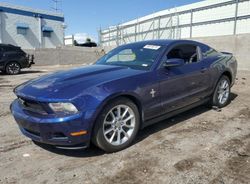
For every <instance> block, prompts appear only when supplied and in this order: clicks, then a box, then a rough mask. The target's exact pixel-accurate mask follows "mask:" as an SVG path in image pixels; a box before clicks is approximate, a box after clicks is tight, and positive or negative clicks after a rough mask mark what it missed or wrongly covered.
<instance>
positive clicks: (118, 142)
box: [117, 131, 121, 144]
mask: <svg viewBox="0 0 250 184" xmlns="http://www.w3.org/2000/svg"><path fill="white" fill-rule="evenodd" d="M117 144H121V131H118V132H117Z"/></svg>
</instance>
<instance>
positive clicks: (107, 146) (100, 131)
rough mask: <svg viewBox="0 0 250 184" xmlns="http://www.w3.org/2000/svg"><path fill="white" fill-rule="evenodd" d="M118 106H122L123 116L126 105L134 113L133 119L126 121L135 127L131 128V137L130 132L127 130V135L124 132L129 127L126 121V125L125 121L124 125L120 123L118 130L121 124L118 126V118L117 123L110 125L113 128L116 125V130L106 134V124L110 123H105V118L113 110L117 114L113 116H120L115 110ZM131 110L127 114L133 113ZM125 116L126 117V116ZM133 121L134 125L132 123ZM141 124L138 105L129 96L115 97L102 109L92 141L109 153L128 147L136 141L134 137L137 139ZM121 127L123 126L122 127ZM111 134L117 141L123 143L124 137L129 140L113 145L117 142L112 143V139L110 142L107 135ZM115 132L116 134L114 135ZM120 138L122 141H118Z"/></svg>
mask: <svg viewBox="0 0 250 184" xmlns="http://www.w3.org/2000/svg"><path fill="white" fill-rule="evenodd" d="M116 107H121V110H120V114H121V117H122V115H123V113H125V110H124V111H122V108H123V107H124V108H125V107H129V109H130V110H129V111H130V112H131V114H133V113H134V118H133V120H132V119H131V120H128V121H126V122H128V123H130V125H128V126H131V127H133V130H131V131H132V133H131V132H130V133H131V134H130V137H129V138H128V137H127V136H128V132H127V136H125V133H123V132H125V131H126V128H127V127H126V125H127V124H126V122H125V123H124V124H126V125H124V124H123V123H121V124H123V125H120V129H119V130H118V127H119V125H118V127H116V123H117V122H119V121H118V120H117V121H115V123H112V125H110V128H111V129H112V127H111V126H115V127H114V129H116V128H117V129H116V130H112V131H111V132H110V133H108V134H105V135H104V131H105V126H108V125H109V124H108V125H107V124H105V123H104V120H107V118H109V116H110V114H111V112H112V114H113V115H115V116H113V117H116V116H118V115H117V114H118V113H117V114H116V112H117V111H115V110H116ZM129 111H128V112H127V114H126V115H127V116H128V115H129V116H130V115H131V114H130V112H129ZM122 112H123V113H122ZM124 118H126V116H125V117H124ZM124 118H123V120H124ZM127 118H128V117H127ZM114 119H116V118H114ZM123 120H121V121H123ZM129 121H130V122H129ZM132 121H133V126H132V125H131V124H132ZM106 122H107V121H106ZM139 125H140V114H139V111H138V108H137V106H136V105H135V104H134V103H133V102H132V101H131V100H129V99H127V98H123V97H122V98H118V99H115V100H113V101H111V102H110V103H109V104H108V105H106V106H105V107H104V109H103V110H102V112H101V113H100V115H99V116H98V118H97V121H96V124H95V127H94V130H93V134H92V142H93V143H94V144H95V145H96V146H97V147H99V148H101V149H102V150H104V151H106V152H109V153H110V152H116V151H120V150H123V149H125V148H127V147H128V146H130V145H131V144H132V142H133V141H134V139H135V137H136V135H137V132H138V130H139ZM121 127H123V128H121ZM110 128H109V129H110ZM124 129H125V131H124ZM116 131H118V132H120V133H119V134H120V136H118V132H116ZM129 131H130V130H129ZM121 133H122V134H123V138H122V134H121ZM111 134H112V136H110V137H113V139H112V140H115V139H116V141H115V142H120V143H121V141H122V140H124V139H127V140H126V141H125V142H124V143H121V144H119V145H113V144H115V143H114V142H113V143H111V142H112V141H111V142H109V141H108V140H107V139H108V138H107V136H109V135H111ZM113 134H115V136H113ZM118 137H120V139H118ZM110 139H111V138H110ZM110 139H109V140H110ZM118 140H120V141H118Z"/></svg>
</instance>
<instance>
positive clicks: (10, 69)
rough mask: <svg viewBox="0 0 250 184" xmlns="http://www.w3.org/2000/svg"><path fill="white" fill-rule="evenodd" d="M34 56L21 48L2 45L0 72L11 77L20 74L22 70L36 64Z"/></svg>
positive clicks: (0, 48)
mask: <svg viewBox="0 0 250 184" xmlns="http://www.w3.org/2000/svg"><path fill="white" fill-rule="evenodd" d="M33 60H34V56H33V55H28V54H26V53H25V52H24V51H23V50H22V49H21V48H20V47H17V46H14V45H10V44H0V71H1V72H3V73H6V74H9V75H15V74H19V73H20V71H21V69H22V68H29V67H30V66H31V65H32V64H35V63H34V61H33Z"/></svg>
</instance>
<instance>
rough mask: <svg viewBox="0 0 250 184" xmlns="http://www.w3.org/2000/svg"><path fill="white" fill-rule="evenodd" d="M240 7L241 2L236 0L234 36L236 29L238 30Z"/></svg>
mask: <svg viewBox="0 0 250 184" xmlns="http://www.w3.org/2000/svg"><path fill="white" fill-rule="evenodd" d="M238 6H239V0H235V15H234V35H235V34H236V29H237V18H238Z"/></svg>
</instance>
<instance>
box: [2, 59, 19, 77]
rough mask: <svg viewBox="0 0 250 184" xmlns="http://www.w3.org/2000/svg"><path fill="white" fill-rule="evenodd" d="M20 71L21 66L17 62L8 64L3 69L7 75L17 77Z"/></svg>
mask: <svg viewBox="0 0 250 184" xmlns="http://www.w3.org/2000/svg"><path fill="white" fill-rule="evenodd" d="M20 71H21V66H20V64H19V63H18V62H16V61H12V62H9V63H8V64H7V65H6V67H5V72H6V74H8V75H17V74H19V73H20Z"/></svg>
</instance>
